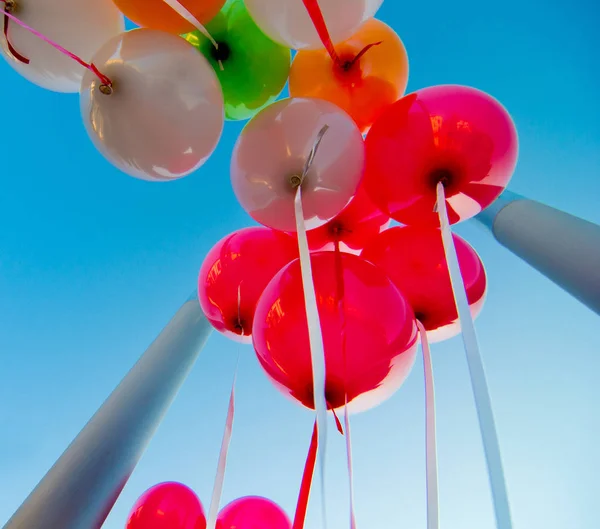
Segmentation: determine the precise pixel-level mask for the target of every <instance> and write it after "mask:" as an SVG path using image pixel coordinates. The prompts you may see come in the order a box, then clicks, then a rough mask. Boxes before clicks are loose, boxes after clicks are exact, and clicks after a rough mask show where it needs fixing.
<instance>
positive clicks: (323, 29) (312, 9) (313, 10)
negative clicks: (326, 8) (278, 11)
mask: <svg viewBox="0 0 600 529" xmlns="http://www.w3.org/2000/svg"><path fill="white" fill-rule="evenodd" d="M302 1H303V2H304V7H306V10H307V11H308V16H310V19H311V20H312V23H313V25H314V26H315V29H316V30H317V33H318V34H319V38H320V39H321V42H322V43H323V46H325V48H326V49H327V52H328V53H329V55H330V56H331V60H332V61H333V62H334V63H335V64H336V66H339V67H340V68H342V67H343V65H342V61H341V60H340V57H339V56H338V54H337V51H335V48H334V47H333V41H332V40H331V36H330V35H329V30H328V29H327V25H326V24H325V18H323V13H322V12H321V8H320V7H319V2H318V1H317V0H302Z"/></svg>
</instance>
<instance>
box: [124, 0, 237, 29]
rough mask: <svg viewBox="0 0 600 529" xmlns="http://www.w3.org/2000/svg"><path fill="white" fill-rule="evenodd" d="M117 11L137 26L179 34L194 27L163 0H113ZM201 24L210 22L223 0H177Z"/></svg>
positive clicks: (221, 5)
mask: <svg viewBox="0 0 600 529" xmlns="http://www.w3.org/2000/svg"><path fill="white" fill-rule="evenodd" d="M113 1H114V3H115V5H116V6H117V8H118V9H119V11H121V13H123V14H124V15H125V16H126V17H127V18H128V19H129V20H131V21H132V22H133V23H134V24H137V25H138V26H142V27H145V28H151V29H159V30H161V31H166V32H168V33H175V34H176V35H181V34H183V33H189V32H190V31H193V30H194V29H195V28H194V26H192V24H190V23H189V22H188V21H187V20H185V19H184V18H182V17H180V16H179V15H178V14H177V13H176V12H175V11H174V10H173V9H172V8H171V7H170V6H169V5H168V4H166V3H165V2H163V0H113ZM179 3H180V4H181V5H182V6H183V7H185V8H186V9H187V10H188V11H189V12H190V13H191V14H192V15H194V16H195V17H196V19H197V20H198V21H199V22H201V23H202V24H203V25H204V24H207V23H208V22H210V21H211V20H212V19H213V18H214V17H215V16H216V15H217V13H218V12H219V11H220V10H221V8H222V7H223V4H224V3H225V0H179Z"/></svg>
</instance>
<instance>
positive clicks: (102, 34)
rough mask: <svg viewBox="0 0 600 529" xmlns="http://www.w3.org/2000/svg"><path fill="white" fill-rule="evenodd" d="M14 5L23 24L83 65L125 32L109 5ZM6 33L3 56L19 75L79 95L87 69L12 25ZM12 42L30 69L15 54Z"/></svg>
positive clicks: (106, 1) (93, 0)
mask: <svg viewBox="0 0 600 529" xmlns="http://www.w3.org/2000/svg"><path fill="white" fill-rule="evenodd" d="M14 5H15V7H14V9H13V11H12V14H14V15H15V16H16V17H18V18H19V20H21V21H22V22H24V23H25V24H27V25H28V26H29V27H31V28H33V29H35V30H36V31H38V32H40V33H41V34H43V35H44V36H46V37H48V38H49V39H51V40H53V41H54V42H56V43H57V44H60V45H61V46H62V47H63V48H66V49H67V50H68V51H70V52H71V53H74V54H75V55H77V56H79V57H80V58H81V59H83V60H84V61H90V60H91V58H92V56H93V55H94V53H96V51H97V50H98V49H99V48H100V47H101V46H102V45H103V44H104V43H105V42H106V41H108V40H110V39H112V38H113V37H115V36H117V35H119V34H120V33H122V32H123V31H124V30H125V21H124V19H123V15H122V14H121V13H120V12H119V11H118V10H117V8H116V7H115V6H114V4H113V3H112V2H111V1H110V0H53V1H52V2H47V1H46V0H15V3H14ZM3 7H4V4H1V3H0V8H3ZM0 12H1V11H0ZM1 18H4V17H1ZM7 34H8V42H7V40H6V37H5V36H4V34H2V32H0V52H1V53H2V55H3V56H4V58H5V59H6V61H7V62H8V64H9V65H10V66H11V67H12V68H13V69H14V70H15V71H16V72H18V73H19V74H20V75H22V76H23V77H24V78H25V79H27V80H28V81H30V82H32V83H34V84H36V85H38V86H41V87H42V88H46V89H48V90H53V91H55V92H66V93H76V92H78V91H79V88H80V86H81V79H82V78H83V75H84V73H85V72H86V70H85V68H84V67H83V66H81V65H80V64H79V63H78V62H77V61H75V60H73V59H72V58H71V57H68V56H67V55H65V54H63V53H61V52H60V51H58V50H57V49H55V48H53V47H52V46H51V45H50V44H48V43H47V42H45V41H44V40H42V39H41V38H39V37H38V36H36V35H34V34H33V33H31V32H30V31H28V30H27V29H25V28H22V27H21V26H19V25H17V24H16V23H14V22H12V21H10V20H9V21H8V30H7ZM9 43H10V44H11V45H12V47H13V48H14V50H16V51H17V53H18V54H19V55H21V56H23V58H25V59H27V60H29V64H25V63H24V62H22V61H21V60H19V59H17V58H16V57H15V55H13V53H12V52H11V51H10V49H9Z"/></svg>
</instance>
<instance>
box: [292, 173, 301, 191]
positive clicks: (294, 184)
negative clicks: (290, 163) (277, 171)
mask: <svg viewBox="0 0 600 529" xmlns="http://www.w3.org/2000/svg"><path fill="white" fill-rule="evenodd" d="M301 184H302V177H301V176H300V175H297V174H294V175H292V176H290V185H291V186H292V187H293V188H294V189H296V188H298V187H300V185H301Z"/></svg>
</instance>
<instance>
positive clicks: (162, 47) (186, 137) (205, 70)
mask: <svg viewBox="0 0 600 529" xmlns="http://www.w3.org/2000/svg"><path fill="white" fill-rule="evenodd" d="M93 60H94V64H95V65H96V66H97V67H98V69H99V70H100V71H101V72H102V73H104V74H105V75H107V76H108V77H109V78H110V79H111V80H112V82H113V86H114V90H113V93H112V94H110V95H105V94H104V93H102V91H101V82H100V80H99V79H98V78H97V77H96V76H95V75H94V74H93V73H91V72H88V73H86V74H85V76H84V78H83V82H82V84H81V94H80V97H81V102H80V106H81V115H82V118H83V121H84V123H85V127H86V129H87V132H88V134H89V135H90V138H91V139H92V141H93V142H94V144H95V146H96V147H97V148H98V150H99V151H100V152H101V153H102V154H103V155H104V156H105V157H106V158H107V159H108V160H109V161H110V162H111V163H112V164H114V165H115V166H116V167H118V168H119V169H121V170H122V171H123V172H125V173H127V174H129V175H131V176H134V177H136V178H141V179H144V180H154V181H157V180H158V181H166V180H174V179H176V178H181V177H183V176H185V175H187V174H189V173H191V172H193V171H195V170H196V169H198V168H199V167H200V166H201V165H202V164H203V163H204V162H205V161H206V159H207V158H208V157H209V156H210V155H211V154H212V152H213V151H214V149H215V147H216V146H217V143H218V142H219V138H220V137H221V132H222V130H223V121H224V108H223V93H222V91H221V85H220V84H219V81H218V79H217V76H216V75H215V72H214V70H213V69H212V67H211V66H210V64H209V63H208V61H207V60H206V59H205V58H204V56H203V55H202V54H201V53H198V51H197V50H196V49H195V48H194V47H193V46H192V45H191V44H189V43H188V42H186V41H185V40H184V39H182V38H181V37H178V36H177V35H171V34H170V33H164V32H162V31H157V30H153V29H135V30H133V31H128V32H127V33H123V34H121V35H119V36H118V37H115V38H114V39H112V40H110V41H109V42H108V43H106V44H105V45H104V46H103V47H102V48H101V49H100V51H99V52H98V53H97V54H96V55H95V57H94V59H93Z"/></svg>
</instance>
